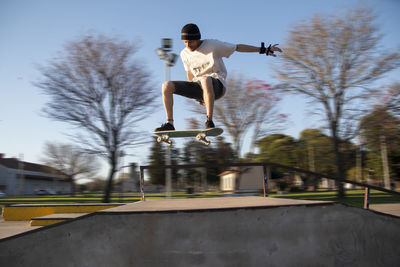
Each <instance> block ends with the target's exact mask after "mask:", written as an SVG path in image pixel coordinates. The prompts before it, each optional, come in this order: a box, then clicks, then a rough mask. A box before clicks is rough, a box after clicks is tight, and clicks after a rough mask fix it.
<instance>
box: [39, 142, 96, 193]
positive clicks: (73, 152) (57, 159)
mask: <svg viewBox="0 0 400 267" xmlns="http://www.w3.org/2000/svg"><path fill="white" fill-rule="evenodd" d="M42 161H43V163H45V164H46V165H48V166H50V167H53V168H55V169H57V170H59V171H61V172H62V173H63V174H65V175H66V176H67V178H68V180H69V181H70V182H71V186H72V193H73V194H74V193H75V181H76V180H77V179H79V178H86V177H91V176H93V175H95V174H96V173H97V171H98V169H99V163H98V161H97V160H96V157H95V156H94V155H88V154H86V153H84V152H82V151H81V150H80V149H79V147H77V146H73V145H70V144H59V143H49V142H47V143H46V144H45V147H44V157H43V159H42Z"/></svg>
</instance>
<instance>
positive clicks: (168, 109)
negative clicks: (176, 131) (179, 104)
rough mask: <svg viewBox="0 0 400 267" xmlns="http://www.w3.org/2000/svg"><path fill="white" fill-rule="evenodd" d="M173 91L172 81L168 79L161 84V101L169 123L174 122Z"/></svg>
mask: <svg viewBox="0 0 400 267" xmlns="http://www.w3.org/2000/svg"><path fill="white" fill-rule="evenodd" d="M174 92H175V85H174V83H173V82H171V81H168V82H164V83H163V85H162V96H163V103H164V109H165V114H166V116H167V122H168V123H170V124H173V123H174V110H173V106H174V96H173V94H174Z"/></svg>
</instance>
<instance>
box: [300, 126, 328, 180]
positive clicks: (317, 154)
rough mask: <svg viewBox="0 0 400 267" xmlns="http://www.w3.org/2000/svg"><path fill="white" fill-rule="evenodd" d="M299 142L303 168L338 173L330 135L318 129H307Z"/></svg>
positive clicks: (301, 134)
mask: <svg viewBox="0 0 400 267" xmlns="http://www.w3.org/2000/svg"><path fill="white" fill-rule="evenodd" d="M298 142H299V153H300V155H301V157H300V158H301V159H302V160H301V162H300V166H301V167H302V168H304V169H307V170H310V171H314V172H318V173H324V174H327V175H334V174H335V173H336V171H335V170H336V168H335V164H334V162H335V160H334V159H335V153H334V150H333V146H332V141H331V138H330V137H329V136H326V135H324V134H323V133H322V132H321V131H320V130H318V129H305V130H303V131H302V132H301V133H300V137H299V140H298Z"/></svg>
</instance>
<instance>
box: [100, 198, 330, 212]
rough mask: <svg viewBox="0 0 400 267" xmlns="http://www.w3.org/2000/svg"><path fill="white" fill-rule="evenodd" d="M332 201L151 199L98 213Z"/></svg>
mask: <svg viewBox="0 0 400 267" xmlns="http://www.w3.org/2000/svg"><path fill="white" fill-rule="evenodd" d="M333 203H335V202H332V201H311V200H295V199H282V198H270V197H254V196H253V197H218V198H191V199H188V198H186V199H151V200H146V201H140V202H134V203H130V204H126V205H123V206H119V207H115V208H110V209H107V210H102V211H98V212H96V213H103V214H111V213H130V212H132V213H138V212H177V211H209V210H224V209H238V208H271V207H281V206H298V205H327V204H333Z"/></svg>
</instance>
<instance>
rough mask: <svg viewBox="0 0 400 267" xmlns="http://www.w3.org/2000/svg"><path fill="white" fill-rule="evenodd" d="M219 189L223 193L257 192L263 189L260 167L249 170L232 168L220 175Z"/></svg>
mask: <svg viewBox="0 0 400 267" xmlns="http://www.w3.org/2000/svg"><path fill="white" fill-rule="evenodd" d="M219 176H220V189H221V191H223V192H232V191H243V192H245V191H246V192H254V193H256V192H259V191H262V190H263V188H264V172H263V167H262V166H254V167H249V168H244V169H243V168H242V169H239V168H232V169H230V170H228V171H225V172H223V173H221V174H220V175H219Z"/></svg>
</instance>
